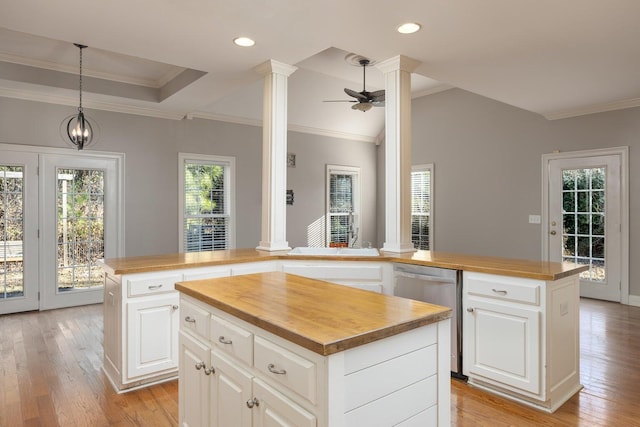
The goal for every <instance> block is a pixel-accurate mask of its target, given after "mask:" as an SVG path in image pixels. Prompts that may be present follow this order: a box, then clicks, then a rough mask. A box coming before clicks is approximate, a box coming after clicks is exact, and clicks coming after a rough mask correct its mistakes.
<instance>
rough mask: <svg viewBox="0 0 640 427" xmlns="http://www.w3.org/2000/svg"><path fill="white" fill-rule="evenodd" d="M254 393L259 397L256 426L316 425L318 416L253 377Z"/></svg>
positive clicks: (299, 426)
mask: <svg viewBox="0 0 640 427" xmlns="http://www.w3.org/2000/svg"><path fill="white" fill-rule="evenodd" d="M253 395H254V396H255V398H256V399H257V406H256V407H254V410H256V411H257V412H256V413H255V417H254V421H255V422H254V426H256V427H263V426H269V427H276V426H282V427H294V426H295V427H315V426H316V417H315V416H314V415H313V414H311V413H309V412H307V411H306V410H305V409H303V408H301V407H300V406H298V405H297V404H296V403H295V402H293V401H292V400H291V399H289V398H287V397H285V396H283V395H282V394H280V393H279V392H278V391H276V390H275V389H274V388H272V387H270V386H269V385H267V384H266V383H265V382H263V381H261V380H260V379H258V378H254V379H253Z"/></svg>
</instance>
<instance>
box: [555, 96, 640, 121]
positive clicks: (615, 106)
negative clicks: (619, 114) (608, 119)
mask: <svg viewBox="0 0 640 427" xmlns="http://www.w3.org/2000/svg"><path fill="white" fill-rule="evenodd" d="M634 107H640V98H631V99H625V100H622V101H614V102H603V103H600V104H592V105H590V106H588V107H584V108H572V109H567V110H559V111H555V112H552V113H546V114H543V116H544V118H546V119H547V120H560V119H568V118H571V117H578V116H586V115H587V114H595V113H604V112H606V111H615V110H624V109H625V108H634Z"/></svg>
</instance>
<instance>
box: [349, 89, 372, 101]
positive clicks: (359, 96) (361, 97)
mask: <svg viewBox="0 0 640 427" xmlns="http://www.w3.org/2000/svg"><path fill="white" fill-rule="evenodd" d="M344 92H345V93H346V94H347V95H349V96H353V97H354V98H356V99H358V100H362V101H365V102H367V101H369V98H367V97H366V96H365V95H363V94H361V93H360V92H356V91H355V90H351V89H347V88H345V89H344Z"/></svg>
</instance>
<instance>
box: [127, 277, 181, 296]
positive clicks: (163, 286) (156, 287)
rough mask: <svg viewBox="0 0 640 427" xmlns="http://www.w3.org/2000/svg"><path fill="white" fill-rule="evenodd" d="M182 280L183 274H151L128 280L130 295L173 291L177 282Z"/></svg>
mask: <svg viewBox="0 0 640 427" xmlns="http://www.w3.org/2000/svg"><path fill="white" fill-rule="evenodd" d="M181 280H182V275H181V274H171V275H162V276H149V277H141V278H135V279H129V280H127V285H128V288H129V296H130V297H134V296H141V295H153V294H159V293H163V292H172V291H173V290H174V289H175V284H176V282H179V281H181Z"/></svg>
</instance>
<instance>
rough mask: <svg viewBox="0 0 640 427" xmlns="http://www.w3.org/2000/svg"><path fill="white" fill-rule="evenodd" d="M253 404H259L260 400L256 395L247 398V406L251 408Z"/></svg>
mask: <svg viewBox="0 0 640 427" xmlns="http://www.w3.org/2000/svg"><path fill="white" fill-rule="evenodd" d="M254 406H260V402H259V401H258V398H257V397H254V398H253V399H249V400H247V408H253V407H254Z"/></svg>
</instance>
